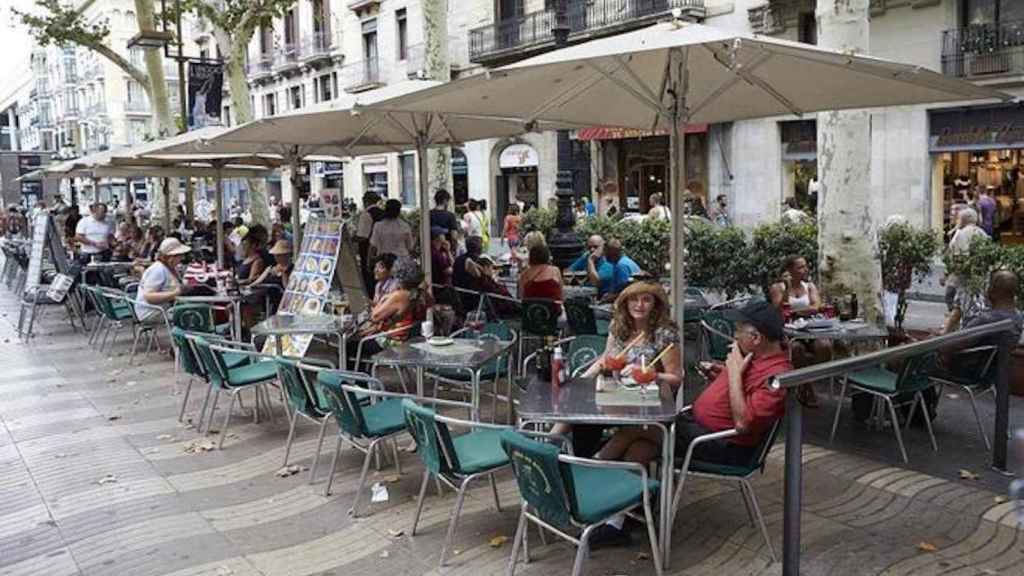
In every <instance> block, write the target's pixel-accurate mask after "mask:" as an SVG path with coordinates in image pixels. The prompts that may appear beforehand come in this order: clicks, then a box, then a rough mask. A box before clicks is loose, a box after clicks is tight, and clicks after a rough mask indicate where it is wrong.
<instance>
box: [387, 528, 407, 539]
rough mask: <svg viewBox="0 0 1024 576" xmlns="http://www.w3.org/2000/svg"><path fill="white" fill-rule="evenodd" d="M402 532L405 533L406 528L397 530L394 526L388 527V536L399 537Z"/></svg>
mask: <svg viewBox="0 0 1024 576" xmlns="http://www.w3.org/2000/svg"><path fill="white" fill-rule="evenodd" d="M402 534H405V531H404V530H396V529H394V528H388V536H391V537H392V538H398V537H399V536H401V535H402Z"/></svg>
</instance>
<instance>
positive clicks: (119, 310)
mask: <svg viewBox="0 0 1024 576" xmlns="http://www.w3.org/2000/svg"><path fill="white" fill-rule="evenodd" d="M110 311H111V313H112V314H113V315H114V318H113V319H114V320H128V319H129V318H131V317H132V309H131V307H129V306H128V304H125V303H122V305H121V306H117V305H114V306H113V307H112V308H111V310H110Z"/></svg>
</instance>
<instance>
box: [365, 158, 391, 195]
mask: <svg viewBox="0 0 1024 576" xmlns="http://www.w3.org/2000/svg"><path fill="white" fill-rule="evenodd" d="M363 190H366V191H367V192H376V193H377V194H379V195H380V197H381V198H388V160H387V158H379V159H378V158H365V159H363Z"/></svg>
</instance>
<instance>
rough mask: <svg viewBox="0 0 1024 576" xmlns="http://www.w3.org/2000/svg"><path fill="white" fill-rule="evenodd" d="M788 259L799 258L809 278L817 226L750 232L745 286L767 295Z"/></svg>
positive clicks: (813, 270) (813, 266) (815, 260)
mask: <svg viewBox="0 0 1024 576" xmlns="http://www.w3.org/2000/svg"><path fill="white" fill-rule="evenodd" d="M789 256H803V257H804V259H806V260H807V266H808V267H809V268H810V274H811V277H812V278H813V277H814V275H815V274H816V273H817V269H818V226H817V223H816V222H813V221H809V222H799V223H793V222H776V223H772V224H762V225H760V226H758V227H757V228H754V233H753V236H752V240H751V245H750V260H749V265H748V273H749V284H751V285H754V286H758V287H760V288H761V289H762V290H763V291H764V293H765V294H766V295H767V294H768V289H769V288H770V287H771V285H772V284H773V283H775V282H777V281H778V280H779V277H780V276H781V275H782V266H783V263H784V262H785V261H786V258H788V257H789Z"/></svg>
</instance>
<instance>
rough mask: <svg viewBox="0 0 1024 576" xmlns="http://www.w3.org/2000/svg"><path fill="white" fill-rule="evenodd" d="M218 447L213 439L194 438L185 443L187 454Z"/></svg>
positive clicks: (208, 450)
mask: <svg viewBox="0 0 1024 576" xmlns="http://www.w3.org/2000/svg"><path fill="white" fill-rule="evenodd" d="M216 449H217V446H216V445H215V444H214V443H213V440H193V441H191V442H189V443H188V444H186V445H185V448H184V451H185V453H186V454H199V453H201V452H210V451H213V450H216Z"/></svg>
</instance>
